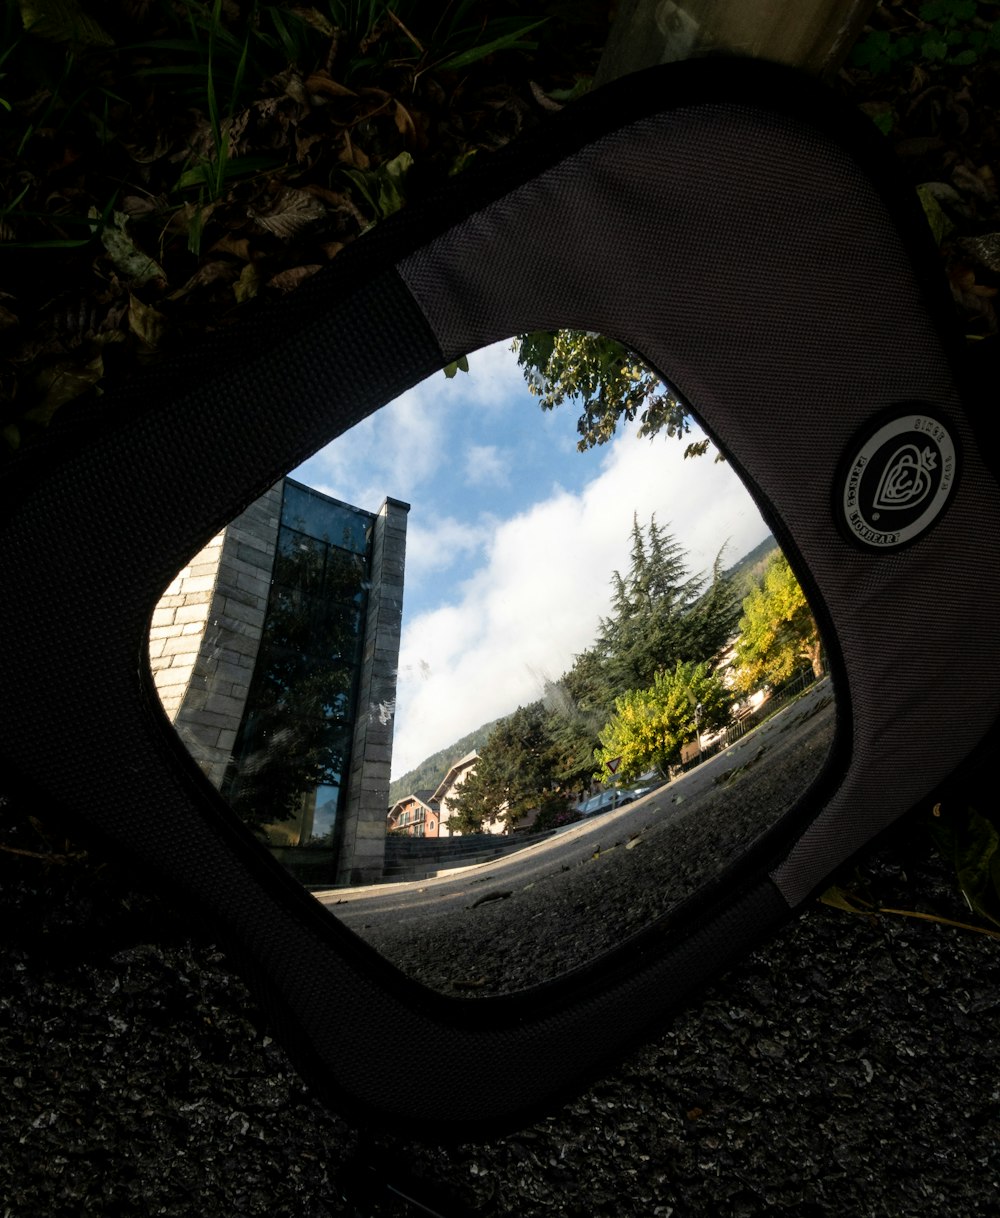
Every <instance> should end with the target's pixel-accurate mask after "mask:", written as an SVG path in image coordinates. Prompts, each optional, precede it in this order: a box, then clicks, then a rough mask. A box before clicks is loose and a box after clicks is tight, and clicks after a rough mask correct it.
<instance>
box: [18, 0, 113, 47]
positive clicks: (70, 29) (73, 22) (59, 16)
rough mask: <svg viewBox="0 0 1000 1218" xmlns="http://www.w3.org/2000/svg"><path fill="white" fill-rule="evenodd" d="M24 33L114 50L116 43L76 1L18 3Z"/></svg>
mask: <svg viewBox="0 0 1000 1218" xmlns="http://www.w3.org/2000/svg"><path fill="white" fill-rule="evenodd" d="M18 6H19V8H20V10H21V22H22V23H23V25H24V28H25V30H26V31H27V32H28V33H31V34H37V35H38V37H39V38H45V39H47V40H48V41H49V42H77V43H82V44H83V45H84V46H96V47H113V46H114V45H115V40H114V39H113V38H112V37H111V35H110V34H108V33H107V32H106V31H105V30H104V28H103V27H102V26H101V24H100V22H98V21H96V20H95V19H94V18H93V17H91V16H90V15H89V14H88V13H85V12H84V11H83V9H82V8H81V7H80V5H79V4H78V3H77V0H18Z"/></svg>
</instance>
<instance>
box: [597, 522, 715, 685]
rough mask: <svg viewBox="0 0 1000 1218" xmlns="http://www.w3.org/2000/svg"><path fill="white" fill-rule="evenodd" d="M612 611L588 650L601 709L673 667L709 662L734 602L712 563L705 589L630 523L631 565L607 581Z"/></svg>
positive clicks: (658, 541)
mask: <svg viewBox="0 0 1000 1218" xmlns="http://www.w3.org/2000/svg"><path fill="white" fill-rule="evenodd" d="M612 587H613V595H612V611H611V615H610V616H609V617H607V618H604V619H603V620H602V622H601V629H600V634H599V636H598V639H597V643H596V650H597V652H598V654H599V655H600V656H601V657H602V660H603V663H604V674H605V680H606V684H607V692H608V694H609V697H608V698H607V707H606V709H610V706H611V704H612V702H613V701H614V698H616V697H618V696H619V695H620V694H622V693H624V692H625V691H626V690H630V689H644V688H646V687H648V686H649V685H651V684H652V682H653V678H654V676H655V675H656V673H658V672H662V671H664V670H666V669H670V668H672V667H673V666H674V665H675V664H676V663H677V661H678V660H703V659H709V658H711V657H712V656H713V655H715V654H716V653H717V652H718V651H719V650H720V649H721V648H722V647H723V646H724V644H725V643H726V641H727V639H728V638H729V637H730V635H731V634H732V631H733V629H734V628H735V625H736V621H737V617H738V612H739V610H738V606H737V603H736V600H735V595H734V594H733V592H732V589H731V587H730V585H729V581H728V580H727V579H726V578H725V576H724V575H723V573H722V570H721V561H720V559H717V560H716V563H715V569H714V573H713V579H712V584H711V587H710V589H709V591H708V593H707V594H706V593H705V579H704V577H702V576H690V575H689V574H688V571H687V565H686V556H685V553H684V551H683V549H682V548H681V546H680V544H679V543H678V542H677V541H676V540H675V539H674V538H673V537H671V536H670V535H669V534H667V533H665V532H664V530H663V529H662V528H661V527H660V526H659V525H658V524H657V522H656V517H655V516H653V517H651V518H650V521H649V525H648V526H647V528H646V529H645V531H644V530H643V528H642V526H641V525H640V524H639V521H638V518H637V517H636V518H634V519H633V523H632V534H631V561H630V563H629V568H628V571H627V572H626V574H625V575H622V574H621V572H619V571H615V572H614V574H613V575H612Z"/></svg>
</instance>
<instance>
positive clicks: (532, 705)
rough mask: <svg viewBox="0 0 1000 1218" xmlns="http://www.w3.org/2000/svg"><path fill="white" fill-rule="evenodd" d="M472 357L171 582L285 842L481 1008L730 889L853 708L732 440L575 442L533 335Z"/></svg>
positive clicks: (186, 651) (282, 855) (249, 800)
mask: <svg viewBox="0 0 1000 1218" xmlns="http://www.w3.org/2000/svg"><path fill="white" fill-rule="evenodd" d="M545 350H546V351H547V350H548V347H547V346H546V347H545ZM552 351H553V353H554V354H555V355H559V356H560V357H561V358H562V357H563V356H565V359H566V360H570V359H571V357H572V358H576V356H575V354H574V352H575V351H576V348H575V347H574V346H573V344H572V343H570V344H569V345H567V346H566V348H565V351H564V349H563V346H562V345H560V344H559V343H556V344H555V345H554V346H553V347H552ZM470 365H471V369H472V371H471V375H469V376H464V377H462V376H460V377H456V378H454V379H453V380H445V378H443V377H438V378H432V380H431V381H430V382H427V383H426V384H425V385H424V386H419V387H417V389H415V390H414V391H412V393H411V394H410V395H407V396H406V397H404V398H403V399H401V400H400V401H399V402H396V403H392V404H390V405H389V406H388V407H386V408H385V409H384V410H383V411H381V412H379V413H378V414H377V415H375V416H372V417H371V418H370V419H367V420H365V422H364V423H362V424H359V425H358V427H356V428H354V429H352V431H351V432H349V433H347V434H346V435H345V436H343V437H341V438H340V439H339V440H338V441H336V442H335V444H333V445H331V446H330V448H329V449H328V450H324V452H323V453H321V454H318V455H317V457H316V458H314V459H313V460H312V461H311V462H310V463H308V464H307V466H305V467H303V469H302V470H301V471H296V475H295V477H294V478H288V479H285V480H283V482H282V483H280V484H279V485H278V486H276V487H274V488H272V490H271V491H269V492H268V493H267V494H266V495H265V496H263V497H262V498H261V499H260V500H258V501H257V502H256V503H255V504H253V505H251V507H250V508H249V509H248V510H247V511H246V512H245V513H243V514H242V515H241V516H240V517H238V518H237V519H236V520H234V521H233V522H232V524H231V525H230V526H228V528H227V529H225V530H224V531H223V533H222V534H220V535H219V537H217V538H215V539H214V540H213V542H212V543H211V545H210V546H209V547H207V548H206V550H205V551H203V553H202V554H200V555H198V556H196V557H195V558H194V559H193V560H192V562H191V564H190V565H189V566H188V567H187V568H185V570H184V571H183V572H181V573H180V574H179V575H178V578H177V580H175V581H174V583H173V584H172V585H171V587H170V588H169V589H167V592H166V593H165V595H164V597H163V599H162V600H161V602H160V605H159V606H158V608H157V610H156V614H155V616H154V619H153V623H152V627H151V631H150V661H151V666H152V668H153V671H154V676H155V679H156V683H157V688H158V690H159V693H160V697H161V700H162V702H163V705H164V708H165V709H166V711H167V713H168V715H169V716H170V718H171V719H172V720H173V722H174V725H175V727H176V729H177V731H178V732H179V733H180V735H181V737H182V738H183V740H184V741H185V743H186V744H187V746H188V748H189V750H190V751H191V752H192V754H193V756H194V757H195V759H196V760H197V761H198V763H199V764H200V765H201V767H202V769H203V770H204V772H205V773H206V774H207V775H208V776H209V778H210V779H211V781H212V782H213V783H214V784H215V786H216V787H217V788H218V789H219V790H220V791H221V792H222V794H223V796H224V797H225V798H226V799H227V801H228V802H229V804H230V806H231V807H232V808H233V810H234V811H235V812H236V814H237V815H238V816H239V818H240V819H241V820H242V821H243V822H244V824H246V825H247V826H248V828H249V829H250V830H251V831H252V832H254V833H255V834H256V835H257V837H258V838H259V839H260V840H261V841H262V842H263V843H265V844H266V845H267V847H268V848H269V849H270V850H271V852H272V854H274V856H275V857H276V858H278V859H279V860H280V861H281V862H282V864H283V865H284V866H286V867H287V868H288V869H289V870H290V871H291V872H292V874H293V875H295V876H296V877H297V878H298V879H299V880H300V881H301V882H302V883H303V884H305V885H307V886H308V887H310V888H311V889H312V890H313V891H314V892H315V894H316V897H317V899H318V900H320V901H321V902H322V903H323V904H324V905H326V906H327V907H328V908H330V909H331V910H332V911H333V912H334V913H335V914H336V916H338V917H339V918H341V919H342V920H343V921H344V922H345V923H346V924H347V925H348V926H350V927H351V928H352V929H353V930H355V931H356V932H357V933H358V934H359V935H361V936H363V937H364V938H366V939H367V940H368V941H369V942H371V943H372V944H373V945H374V946H375V947H376V948H377V949H378V950H379V951H381V952H382V953H383V954H384V955H385V956H386V957H387V958H388V959H390V960H391V961H393V962H394V963H395V964H397V965H398V966H399V967H400V968H401V969H403V971H405V972H407V973H409V974H410V975H412V976H414V977H416V978H417V979H419V980H421V981H422V982H424V983H425V984H427V985H429V986H432V987H434V988H437V989H440V990H442V991H444V992H446V993H449V994H468V995H469V996H478V995H482V994H491V993H502V992H506V991H509V990H511V989H518V988H521V987H523V986H526V985H530V984H535V983H536V982H539V981H543V980H546V979H547V978H550V977H552V976H554V975H557V974H558V973H560V972H563V971H565V970H566V969H570V968H574V967H577V966H579V965H582V964H585V963H586V962H587V961H588V960H590V959H592V958H593V956H594V955H595V954H597V953H600V952H602V951H605V950H607V949H608V948H610V947H613V946H614V945H615V944H616V943H618V942H620V941H621V940H622V938H623V937H625V936H627V935H629V934H631V933H633V932H634V931H637V930H639V929H641V928H642V927H643V926H645V925H647V924H648V923H649V921H650V920H651V919H652V918H654V917H656V916H658V915H660V914H662V913H665V912H669V911H670V910H671V909H673V908H675V907H676V906H677V905H678V903H680V902H681V901H683V900H684V899H685V898H687V897H689V896H691V895H692V894H694V893H696V892H697V891H698V890H699V889H700V888H701V887H703V886H704V885H705V884H706V883H708V882H711V881H712V880H714V879H716V878H717V877H718V876H719V874H720V873H721V871H722V870H723V869H724V868H725V867H726V866H728V865H729V864H731V863H732V862H734V861H735V860H737V859H738V858H739V857H740V855H741V854H742V853H743V852H744V851H745V850H746V848H747V847H748V846H749V845H750V844H752V843H753V842H754V841H755V840H756V839H757V838H759V837H760V836H761V834H763V833H764V832H766V831H767V830H768V829H769V828H771V827H772V826H773V825H774V824H775V823H776V821H777V820H778V819H780V817H781V816H782V815H783V814H784V813H785V812H787V811H789V810H790V809H791V808H792V807H793V806H794V804H795V803H796V802H797V801H798V799H799V798H800V796H801V794H802V793H803V791H804V790H805V789H806V788H807V787H808V786H809V785H810V783H811V782H812V781H813V779H814V778H815V777H816V776H817V775H818V774H819V772H820V770H821V769H822V765H823V762H824V760H825V758H826V757H827V755H828V752H829V749H830V744H831V740H832V734H833V723H834V718H833V712H834V707H833V697H832V692H831V690H830V686H829V681H828V679H827V678H825V676H824V675H823V670H824V659H823V654H822V641H821V640H820V639H819V636H818V634H817V633H816V631H815V623H814V622H813V620H812V615H811V614H810V612H809V608H808V605H807V604H806V603H805V599H804V597H802V595H801V589H799V588H798V585H797V583H796V582H795V579H794V576H793V575H792V574H791V572H790V571H789V570H788V568H787V564H784V565H783V566H782V565H781V560H780V556H779V555H778V552H777V549H776V547H775V543H774V539H773V538H772V537H771V536H770V534H769V533H768V530H767V527H766V525H765V524H764V523H763V521H762V520H761V519H760V517H759V515H758V513H757V511H756V509H755V507H754V505H753V503H752V501H751V500H750V498H749V496H747V494H746V492H745V490H743V488H742V487H741V486H740V485H739V482H738V479H737V478H736V476H735V475H734V474H733V472H732V470H731V468H730V467H728V466H726V465H724V464H722V465H719V464H716V463H713V461H712V459H711V457H707V458H705V457H704V455H703V454H704V451H705V448H706V447H707V446H708V445H709V441H708V439H707V438H699V437H700V433H698V432H697V431H695V432H694V433H693V434H688V433H686V432H683V433H681V434H682V436H683V441H684V443H685V444H686V445H687V451H688V452H690V453H692V454H694V459H692V460H690V461H684V460H682V458H681V456H680V451H678V450H677V449H676V445H675V440H670V439H667V438H664V437H662V436H661V437H657V438H656V440H655V441H654V442H652V443H651V442H650V441H649V440H648V439H645V438H643V439H642V441H641V442H637V440H636V436H635V432H636V431H639V432H640V435H641V434H642V431H641V428H640V427H639V426H638V424H636V425H635V426H631V425H630V426H628V427H626V426H624V424H623V425H622V431H623V433H624V434H617V433H616V434H614V435H613V436H611V438H610V440H609V441H608V443H607V444H606V445H605V444H604V443H603V441H602V442H601V443H599V444H598V445H597V446H596V447H592V448H591V449H590V450H588V451H585V452H584V451H577V449H578V439H579V436H581V435H583V436H586V435H587V434H589V433H588V432H586V431H585V430H584V431H578V432H577V433H574V430H573V418H572V412H571V411H566V410H555V411H545V412H542V411H539V410H538V406H537V404H536V403H535V402H534V401H532V400H531V398H530V397H529V398H528V400H527V401H526V400H525V398H526V396H527V395H526V393H525V385H524V380H523V377H522V372H521V369H519V368H518V367H517V365H516V362H515V360H514V359H513V357H512V356H511V353H510V350H509V347H508V346H506V345H503V346H500V347H497V348H493V349H490V350H489V351H487V352H485V353H475V354H474V355H473V356H471V357H470ZM620 373H621V377H622V378H623V381H624V382H627V384H626V388H627V389H628V390H629V392H634V393H640V390H641V394H645V395H646V398H648V400H649V401H650V402H652V404H653V406H656V404H657V403H660V405H661V406H662V404H663V403H664V402H668V398H667V396H666V395H664V394H663V393H662V387H661V386H659V383H658V381H657V380H656V378H655V376H654V375H653V374H652V373H650V372H649V370H648V369H646V370H642V369H641V368H639V366H638V365H637V364H636V363H635V361H634V360H632V361H631V362H628V363H625V364H622V365H621V367H620ZM636 386H639V388H636ZM641 394H640V396H641ZM650 394H652V395H653V396H652V397H650V396H649V395H650ZM657 395H658V396H657ZM670 400H672V399H670ZM553 404H555V405H558V403H557V402H555V403H553ZM633 404H635V403H633ZM668 404H669V402H668ZM636 408H637V409H638V406H637V407H636ZM650 409H651V411H652V407H650ZM678 409H680V407H678ZM661 413H662V411H661ZM654 416H655V417H656V418H659V416H658V415H656V413H655V411H652V414H651V416H650V417H654ZM581 417H583V416H581ZM586 417H587V418H591V416H590V415H587V416H586ZM665 417H667V422H668V423H669V422H670V420H671V419H672V420H673V423H674V426H675V432H676V425H677V417H676V412H675V413H674V414H670V415H669V416H665ZM591 422H592V424H593V425H592V427H591V429H590V431H591V432H593V434H594V436H597V437H600V436H602V435H603V436H604V437H605V439H607V438H608V436H607V429H608V424H607V419H605V418H604V417H603V416H601V417H600V418H598V417H597V416H593V418H591ZM643 426H644V427H646V426H647V424H643ZM657 426H659V424H657ZM648 430H649V428H648V427H647V431H648ZM653 430H655V428H653ZM672 446H673V447H672ZM307 483H313V484H314V485H316V486H319V487H322V488H323V489H322V490H316V489H313V488H312V487H311V486H310V485H307ZM329 490H332V491H334V492H335V494H334V495H331V494H329V493H327V491H329ZM387 492H389V493H392V494H402V495H404V496H405V497H406V499H407V500H408V501H410V502H412V503H413V508H412V511H411V509H410V508H409V506H408V504H407V503H403V502H400V501H399V500H397V499H393V498H386V494H387ZM346 499H350V500H351V501H352V502H355V503H359V504H365V505H366V506H365V507H363V508H362V507H352V506H350V504H349V503H348V502H345V500H346ZM380 501H381V507H379V508H378V509H377V510H374V511H373V510H369V509H370V508H371V507H372V506H373V505H375V504H378V503H379V502H380ZM723 554H724V555H725V561H723ZM404 567H405V575H406V578H405V583H406V616H405V618H404V616H403V585H404ZM778 601H780V602H781V605H782V609H781V613H782V614H784V616H783V617H782V618H781V620H778V619H775V620H774V621H773V622H770V623H769V621H768V614H769V613H771V612H772V609H773V605H774V604H777V602H778ZM390 776H391V777H392V780H393V781H392V783H391V784H390Z"/></svg>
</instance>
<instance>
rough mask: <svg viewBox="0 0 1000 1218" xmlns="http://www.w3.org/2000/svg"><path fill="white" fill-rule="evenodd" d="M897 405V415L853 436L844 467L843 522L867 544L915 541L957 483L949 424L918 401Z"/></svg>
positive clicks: (858, 540)
mask: <svg viewBox="0 0 1000 1218" xmlns="http://www.w3.org/2000/svg"><path fill="white" fill-rule="evenodd" d="M899 410H900V413H899V415H898V416H897V417H896V418H894V419H891V420H890V421H889V422H882V423H879V424H877V425H875V426H874V427H873V429H872V430H870V431H868V432H867V433H864V434H862V436H861V437H859V438H858V439H857V440H855V442H854V444H853V446H852V448H851V450H850V452H849V454H848V459H849V463H848V464H847V465H846V467H842V468H845V469H846V472H844V473H843V481H842V482H841V483H840V489H839V490H838V511H839V512H840V513H841V516H840V524H841V526H842V527H843V528H844V529H845V530H846V532H847V534H848V536H849V537H850V538H851V540H852V541H854V542H856V543H857V544H858V545H860V546H862V547H863V548H864V549H866V550H893V549H897V548H898V547H899V546H903V545H906V544H908V543H909V542H911V541H915V540H916V539H917V538H918V537H919V536H920V535H921V534H922V533H924V532H926V530H927V529H929V528H930V527H931V525H932V524H933V523H934V522H935V520H937V518H938V517H939V516H940V515H941V513H942V512H943V511H944V509H945V508H946V507H947V505H948V501H949V500H950V499H951V496H952V492H953V491H954V489H955V484H956V476H957V474H958V457H957V452H956V447H955V441H954V438H953V436H952V434H951V432H950V431H949V430H948V428H947V426H946V425H945V424H944V423H942V422H941V420H940V419H939V418H938V417H936V415H931V414H927V413H924V412H923V411H921V410H920V406H919V403H913V404H912V405H901V406H900V407H899ZM918 411H919V413H918ZM884 418H885V416H884V415H883V419H884Z"/></svg>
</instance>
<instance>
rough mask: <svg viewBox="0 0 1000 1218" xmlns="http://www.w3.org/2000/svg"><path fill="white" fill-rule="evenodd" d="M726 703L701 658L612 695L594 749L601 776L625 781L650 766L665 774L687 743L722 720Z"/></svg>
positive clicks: (728, 697) (715, 678)
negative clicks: (611, 705)
mask: <svg viewBox="0 0 1000 1218" xmlns="http://www.w3.org/2000/svg"><path fill="white" fill-rule="evenodd" d="M731 702H732V698H731V695H730V694H729V691H728V690H727V689H726V687H725V686H724V685H723V684H722V681H721V680H720V679H719V677H718V676H717V675H716V674H715V673H714V672H713V671H712V669H711V667H710V665H709V664H708V662H707V661H705V660H702V661H701V662H699V663H694V662H692V661H688V662H686V663H685V662H682V661H678V662H677V663H676V665H675V666H674V668H673V670H672V671H669V672H658V673H656V675H655V676H654V678H653V682H652V684H651V685H649V686H647V687H646V688H644V689H633V690H629V691H628V693H625V694H622V696H621V697H619V698H616V699H615V709H614V713H613V714H612V716H611V718H610V719H609V721H608V723H607V724H606V725H605V726H604V728H602V730H601V733H600V744H601V747H600V748H599V749H597V750H596V751H595V753H594V758H595V760H596V761H597V762H598V764H599V765H600V776H601V778H602V780H603V781H605V782H608V781H610V780H611V779H612V778H616V779H618V780H620V781H625V782H628V781H631V780H632V779H635V778H638V777H639V775H640V774H643V773H645V772H646V771H647V770H651V769H654V768H655V769H658V770H660V772H661V773H663V774H665V773H666V772H667V769H668V767H669V766H671V765H674V764H676V763H677V762H678V761H679V760H680V755H681V746H682V745H683V744H684V743H685V742H686V741H688V740H691V739H692V738H693V737H694V736H696V735H697V733H698V731H699V730H704V729H706V728H712V727H720V726H721V725H722V724H724V723H725V722H726V720H727V718H728V716H729V707H730V705H731ZM612 765H614V766H615V768H614V770H612V768H611V767H612Z"/></svg>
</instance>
